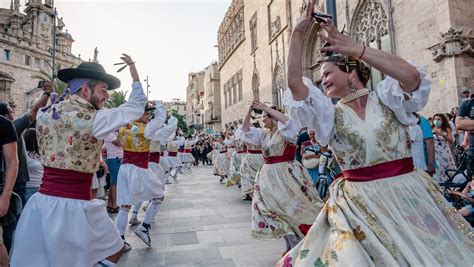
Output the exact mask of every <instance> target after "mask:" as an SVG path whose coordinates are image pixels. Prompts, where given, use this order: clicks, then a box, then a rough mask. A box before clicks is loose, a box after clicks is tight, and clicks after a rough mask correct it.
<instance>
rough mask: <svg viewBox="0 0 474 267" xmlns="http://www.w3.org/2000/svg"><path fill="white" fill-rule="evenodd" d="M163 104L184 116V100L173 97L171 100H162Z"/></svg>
mask: <svg viewBox="0 0 474 267" xmlns="http://www.w3.org/2000/svg"><path fill="white" fill-rule="evenodd" d="M163 106H165V108H166V110H168V111H171V110H176V113H178V114H179V115H181V116H183V117H186V102H184V101H181V100H179V99H173V100H172V101H168V102H163Z"/></svg>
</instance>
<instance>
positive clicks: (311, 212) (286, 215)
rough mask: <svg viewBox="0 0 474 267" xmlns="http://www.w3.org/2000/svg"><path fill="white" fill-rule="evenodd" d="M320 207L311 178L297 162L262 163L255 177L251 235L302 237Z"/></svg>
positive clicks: (268, 237) (255, 236) (273, 237)
mask: <svg viewBox="0 0 474 267" xmlns="http://www.w3.org/2000/svg"><path fill="white" fill-rule="evenodd" d="M322 206H323V202H322V200H321V199H320V198H319V195H318V193H317V192H316V190H314V188H313V183H312V182H311V177H310V176H309V174H308V172H307V171H306V170H305V169H304V167H303V166H302V165H301V164H300V163H299V162H297V161H292V162H283V163H276V164H264V165H263V166H262V168H261V169H260V170H259V171H258V173H257V176H256V178H255V188H254V194H253V199H252V226H251V227H252V237H253V238H256V239H264V240H272V239H278V238H281V237H283V236H285V235H295V236H296V237H297V238H303V236H304V234H305V232H306V231H307V230H308V229H309V227H310V226H311V224H312V223H313V222H314V220H315V219H316V216H317V215H318V213H319V211H320V210H321V208H322Z"/></svg>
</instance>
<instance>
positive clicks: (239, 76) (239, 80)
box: [237, 70, 242, 102]
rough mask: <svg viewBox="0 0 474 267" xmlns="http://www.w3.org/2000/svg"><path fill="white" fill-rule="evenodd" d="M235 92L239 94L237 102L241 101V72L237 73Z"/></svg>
mask: <svg viewBox="0 0 474 267" xmlns="http://www.w3.org/2000/svg"><path fill="white" fill-rule="evenodd" d="M237 87H238V88H237V90H238V93H239V102H240V101H242V70H239V71H238V72H237Z"/></svg>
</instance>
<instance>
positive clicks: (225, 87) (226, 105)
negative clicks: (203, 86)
mask: <svg viewBox="0 0 474 267" xmlns="http://www.w3.org/2000/svg"><path fill="white" fill-rule="evenodd" d="M224 102H225V103H224V106H225V108H227V107H228V106H229V104H228V102H227V86H226V84H224Z"/></svg>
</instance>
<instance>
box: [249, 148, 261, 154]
mask: <svg viewBox="0 0 474 267" xmlns="http://www.w3.org/2000/svg"><path fill="white" fill-rule="evenodd" d="M247 153H249V154H262V150H252V149H248V150H247Z"/></svg>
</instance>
